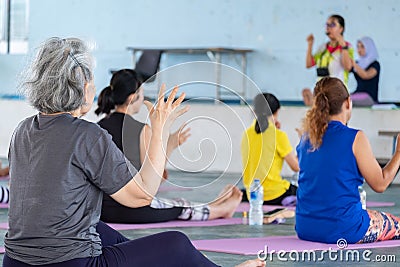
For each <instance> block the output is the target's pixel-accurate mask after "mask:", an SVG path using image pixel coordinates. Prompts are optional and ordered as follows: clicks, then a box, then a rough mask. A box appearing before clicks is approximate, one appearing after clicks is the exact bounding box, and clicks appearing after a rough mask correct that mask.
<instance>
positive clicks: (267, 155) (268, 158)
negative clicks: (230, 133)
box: [241, 93, 299, 205]
mask: <svg viewBox="0 0 400 267" xmlns="http://www.w3.org/2000/svg"><path fill="white" fill-rule="evenodd" d="M280 107H281V105H280V102H279V100H278V99H277V98H276V97H275V96H274V95H273V94H270V93H263V94H258V95H257V96H256V97H255V98H254V113H255V116H256V119H255V120H254V122H253V123H252V125H251V126H250V127H249V128H248V129H247V130H246V131H245V132H244V134H243V137H242V142H241V153H242V162H243V184H244V186H245V188H246V191H247V192H248V191H249V190H248V189H249V188H250V184H251V183H252V181H253V179H260V181H262V185H263V188H264V204H269V205H284V204H286V203H285V199H286V200H287V199H288V197H291V199H293V196H296V191H297V186H295V185H292V184H291V183H290V182H289V181H287V180H284V179H282V176H281V174H280V173H281V171H282V166H283V162H284V161H286V163H287V164H288V165H289V167H290V168H291V169H292V170H293V171H295V172H298V171H299V163H298V160H297V157H296V155H295V154H294V151H293V147H292V146H291V144H290V141H289V138H288V136H287V134H286V133H285V132H284V131H282V130H280V123H279V121H278V112H279V109H280ZM294 199H295V198H294ZM243 200H244V201H247V200H248V196H247V194H243Z"/></svg>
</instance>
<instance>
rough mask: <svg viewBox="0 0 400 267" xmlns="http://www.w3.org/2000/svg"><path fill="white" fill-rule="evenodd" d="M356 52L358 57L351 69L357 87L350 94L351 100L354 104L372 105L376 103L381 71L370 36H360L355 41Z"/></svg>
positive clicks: (376, 52)
mask: <svg viewBox="0 0 400 267" xmlns="http://www.w3.org/2000/svg"><path fill="white" fill-rule="evenodd" d="M357 52H358V55H359V56H360V57H359V59H358V60H357V61H355V62H354V61H353V69H352V71H353V73H354V78H356V80H357V88H356V90H355V91H354V92H353V93H352V94H351V100H352V101H353V105H354V106H372V105H373V104H375V103H378V87H379V74H380V72H381V66H380V64H379V62H378V50H377V49H376V46H375V43H374V41H373V40H372V39H371V38H370V37H362V38H361V39H360V40H358V41H357Z"/></svg>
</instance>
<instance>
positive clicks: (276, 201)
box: [242, 184, 297, 205]
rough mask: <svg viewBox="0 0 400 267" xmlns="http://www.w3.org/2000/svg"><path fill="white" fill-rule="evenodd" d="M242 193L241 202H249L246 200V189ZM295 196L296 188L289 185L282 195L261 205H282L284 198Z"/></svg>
mask: <svg viewBox="0 0 400 267" xmlns="http://www.w3.org/2000/svg"><path fill="white" fill-rule="evenodd" d="M242 192H243V197H242V201H244V202H249V200H248V199H247V193H246V189H243V190H242ZM296 194H297V186H295V185H292V184H290V186H289V188H288V189H287V190H286V192H285V193H283V195H281V196H279V197H277V198H275V199H271V200H266V201H264V203H263V204H264V205H282V200H284V199H285V198H286V197H289V196H296Z"/></svg>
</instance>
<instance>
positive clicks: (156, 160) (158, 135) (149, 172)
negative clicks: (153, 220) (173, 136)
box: [111, 86, 188, 207]
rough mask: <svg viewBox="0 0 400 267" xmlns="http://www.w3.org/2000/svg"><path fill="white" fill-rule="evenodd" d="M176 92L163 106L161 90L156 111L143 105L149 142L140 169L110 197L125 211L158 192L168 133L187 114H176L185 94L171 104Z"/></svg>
mask: <svg viewBox="0 0 400 267" xmlns="http://www.w3.org/2000/svg"><path fill="white" fill-rule="evenodd" d="M177 91H178V88H177V87H175V88H174V90H173V91H172V92H171V94H170V95H169V97H168V99H167V101H166V102H164V94H165V86H162V87H161V89H160V92H159V98H158V103H157V105H156V106H155V107H153V106H152V104H151V103H150V102H148V101H145V105H146V106H147V108H148V110H149V112H150V115H149V117H150V121H151V125H152V127H151V138H150V141H149V145H148V150H147V152H146V153H145V156H144V160H143V164H142V168H141V169H140V170H139V172H138V173H137V174H136V175H135V176H134V177H133V179H132V180H131V181H130V182H128V183H127V184H126V185H125V186H124V187H122V188H121V189H120V190H119V191H117V192H116V193H114V194H112V195H111V197H112V198H113V199H115V200H116V201H117V202H119V203H121V204H122V205H125V206H128V207H139V206H144V205H149V204H150V203H151V200H152V199H153V197H154V195H155V194H156V193H157V191H158V187H159V186H160V183H161V181H162V174H163V171H164V166H165V160H166V155H165V153H164V149H163V148H165V147H166V146H167V142H168V136H169V129H170V127H171V124H172V123H173V122H174V121H175V119H176V118H177V117H179V116H181V115H182V114H183V113H185V112H186V111H187V110H188V107H185V108H182V109H179V110H178V107H179V105H180V104H181V102H182V101H183V99H184V97H185V94H184V93H183V94H182V95H181V96H180V97H179V98H178V99H177V100H176V101H174V98H175V95H176V93H177Z"/></svg>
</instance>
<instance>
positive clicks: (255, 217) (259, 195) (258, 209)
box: [249, 179, 264, 225]
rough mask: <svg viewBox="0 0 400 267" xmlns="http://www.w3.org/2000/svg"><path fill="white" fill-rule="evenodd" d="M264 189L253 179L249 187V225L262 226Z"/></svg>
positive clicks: (258, 181)
mask: <svg viewBox="0 0 400 267" xmlns="http://www.w3.org/2000/svg"><path fill="white" fill-rule="evenodd" d="M263 202H264V189H263V187H262V185H261V183H260V180H259V179H254V181H253V183H252V184H251V185H250V211H249V225H262V224H263V219H264V213H263V209H262V206H263Z"/></svg>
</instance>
